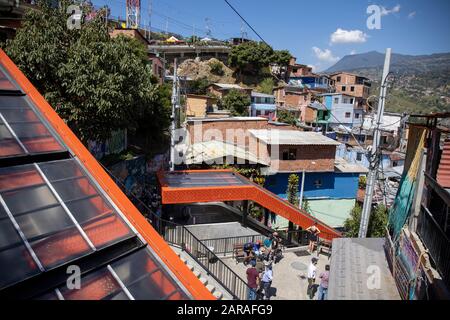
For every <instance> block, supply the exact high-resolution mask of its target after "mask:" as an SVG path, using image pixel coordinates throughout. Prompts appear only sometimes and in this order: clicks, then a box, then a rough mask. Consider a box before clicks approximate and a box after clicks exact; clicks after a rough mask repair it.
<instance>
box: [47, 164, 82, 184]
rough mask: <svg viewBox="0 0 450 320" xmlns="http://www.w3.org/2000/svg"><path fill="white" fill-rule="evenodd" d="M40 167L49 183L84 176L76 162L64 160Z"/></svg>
mask: <svg viewBox="0 0 450 320" xmlns="http://www.w3.org/2000/svg"><path fill="white" fill-rule="evenodd" d="M39 167H40V168H41V169H42V171H43V172H44V174H45V176H46V177H47V179H48V180H49V181H55V180H61V179H67V178H71V177H79V176H82V175H83V173H82V172H81V168H80V167H79V166H78V164H77V162H76V161H74V160H62V161H56V162H48V163H44V164H40V165H39Z"/></svg>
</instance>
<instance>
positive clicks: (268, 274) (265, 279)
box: [261, 263, 273, 300]
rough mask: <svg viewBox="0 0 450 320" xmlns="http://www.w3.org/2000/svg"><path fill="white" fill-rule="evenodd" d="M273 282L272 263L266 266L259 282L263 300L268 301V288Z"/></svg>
mask: <svg viewBox="0 0 450 320" xmlns="http://www.w3.org/2000/svg"><path fill="white" fill-rule="evenodd" d="M272 280H273V271H272V263H269V264H267V265H266V270H265V271H264V274H263V276H262V279H261V282H262V286H263V289H264V300H270V287H271V285H272Z"/></svg>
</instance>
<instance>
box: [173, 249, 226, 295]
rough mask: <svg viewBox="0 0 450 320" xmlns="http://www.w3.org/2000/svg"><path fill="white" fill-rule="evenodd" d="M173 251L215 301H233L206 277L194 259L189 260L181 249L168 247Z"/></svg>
mask: <svg viewBox="0 0 450 320" xmlns="http://www.w3.org/2000/svg"><path fill="white" fill-rule="evenodd" d="M170 247H171V248H172V250H174V251H175V253H176V254H177V256H178V257H180V259H181V261H182V262H183V263H184V264H185V265H186V266H187V267H188V269H189V270H191V271H192V272H193V273H194V275H195V276H196V277H197V278H198V279H199V280H200V282H201V283H203V284H204V285H205V287H206V288H207V289H208V291H209V292H211V293H212V295H213V296H214V297H216V299H217V300H233V297H232V296H231V295H230V294H229V293H228V292H227V291H226V290H225V289H224V288H223V287H222V286H221V285H220V284H219V283H218V282H217V281H216V280H214V278H212V277H211V276H209V275H208V273H207V271H206V270H204V269H203V267H201V266H200V265H199V264H198V263H197V262H196V261H195V260H194V259H192V258H191V256H189V255H188V254H187V253H186V252H183V251H182V250H181V248H179V247H176V246H170Z"/></svg>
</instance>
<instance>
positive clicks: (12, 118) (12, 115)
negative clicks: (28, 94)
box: [1, 108, 40, 124]
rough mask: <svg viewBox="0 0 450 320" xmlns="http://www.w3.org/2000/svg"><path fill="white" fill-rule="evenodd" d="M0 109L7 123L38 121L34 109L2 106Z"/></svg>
mask: <svg viewBox="0 0 450 320" xmlns="http://www.w3.org/2000/svg"><path fill="white" fill-rule="evenodd" d="M1 110H2V111H1V112H2V115H3V117H4V118H5V120H6V121H7V122H8V123H9V124H12V123H14V122H40V120H39V119H38V117H37V116H36V114H35V113H34V111H33V110H31V109H25V108H24V109H18V108H11V109H7V108H3V109H1Z"/></svg>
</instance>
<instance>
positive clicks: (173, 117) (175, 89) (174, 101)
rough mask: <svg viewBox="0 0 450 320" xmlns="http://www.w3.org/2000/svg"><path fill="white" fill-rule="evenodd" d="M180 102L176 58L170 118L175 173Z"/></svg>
mask: <svg viewBox="0 0 450 320" xmlns="http://www.w3.org/2000/svg"><path fill="white" fill-rule="evenodd" d="M178 101H179V100H178V75H177V59H176V58H175V59H174V62H173V85H172V114H171V116H170V121H171V124H170V171H175V130H176V122H177V119H176V110H177V108H178Z"/></svg>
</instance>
